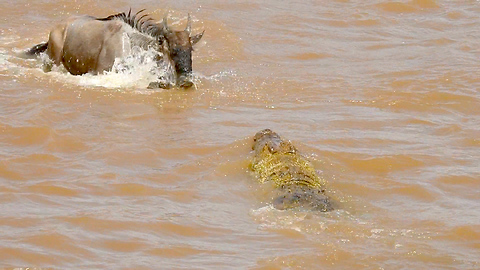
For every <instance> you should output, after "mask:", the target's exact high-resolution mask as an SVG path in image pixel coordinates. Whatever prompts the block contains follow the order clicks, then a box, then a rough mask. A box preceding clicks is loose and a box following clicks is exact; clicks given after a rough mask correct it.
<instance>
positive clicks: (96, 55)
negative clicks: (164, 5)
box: [26, 9, 205, 88]
mask: <svg viewBox="0 0 480 270" xmlns="http://www.w3.org/2000/svg"><path fill="white" fill-rule="evenodd" d="M144 11H145V10H144V9H142V10H140V11H139V12H137V13H136V14H132V13H131V10H130V11H129V12H128V14H126V13H125V12H123V13H118V14H114V15H110V16H108V17H105V18H95V17H92V16H74V17H71V18H69V19H67V20H66V21H64V22H62V23H60V24H58V25H57V26H55V27H54V28H53V29H52V30H51V32H50V35H49V39H48V42H45V43H41V44H38V45H36V46H34V47H33V48H31V49H30V50H28V51H27V52H26V54H27V55H29V56H35V55H38V54H40V53H42V52H46V53H47V55H48V56H49V57H50V58H51V60H52V61H53V63H54V64H56V65H63V66H65V68H66V69H67V70H68V71H69V72H70V73H71V74H73V75H82V74H85V73H92V74H98V73H102V72H104V71H108V70H111V69H112V67H113V65H114V62H115V59H117V58H122V57H125V56H128V55H130V54H131V53H132V49H133V48H134V47H139V48H141V49H144V50H147V49H153V50H155V51H156V52H158V54H157V56H156V59H155V61H156V62H157V66H158V68H161V66H162V65H161V63H162V61H165V62H166V63H168V64H170V65H171V66H172V67H174V68H172V70H174V72H175V74H174V76H173V77H174V80H175V82H174V83H170V82H167V83H165V82H164V81H165V80H164V79H165V78H159V80H158V81H156V82H151V83H150V85H149V87H150V88H155V87H161V88H170V87H171V86H173V85H176V86H179V87H183V88H188V87H191V86H192V85H193V82H192V51H193V47H192V46H193V45H195V44H196V43H197V42H198V41H199V40H200V39H201V38H202V36H203V33H204V32H205V31H203V32H201V33H199V34H197V35H191V18H190V14H188V20H187V26H186V28H185V30H183V31H175V30H171V29H170V28H169V27H168V24H167V16H165V17H164V18H163V21H162V22H161V23H159V24H156V23H153V22H152V19H151V18H150V17H149V16H148V15H146V14H144V15H141V13H142V12H144ZM140 15H141V16H140Z"/></svg>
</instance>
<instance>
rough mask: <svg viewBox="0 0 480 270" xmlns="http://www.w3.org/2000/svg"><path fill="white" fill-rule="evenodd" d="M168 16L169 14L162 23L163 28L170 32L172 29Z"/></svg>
mask: <svg viewBox="0 0 480 270" xmlns="http://www.w3.org/2000/svg"><path fill="white" fill-rule="evenodd" d="M167 17H168V14H167V15H165V17H163V22H162V25H163V29H164V30H165V31H166V32H170V29H169V28H168V23H167Z"/></svg>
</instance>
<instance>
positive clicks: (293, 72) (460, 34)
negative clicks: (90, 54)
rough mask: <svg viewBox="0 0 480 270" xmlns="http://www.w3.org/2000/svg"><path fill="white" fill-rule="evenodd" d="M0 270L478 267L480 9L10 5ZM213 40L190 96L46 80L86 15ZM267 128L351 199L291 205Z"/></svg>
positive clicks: (136, 81) (0, 69) (200, 58)
mask: <svg viewBox="0 0 480 270" xmlns="http://www.w3.org/2000/svg"><path fill="white" fill-rule="evenodd" d="M1 6H2V8H1V11H0V15H1V16H0V20H1V25H2V27H1V28H0V35H1V36H0V194H1V195H0V267H6V268H16V267H37V268H55V269H63V268H70V269H94V268H97V269H123V268H128V269H135V268H137V269H146V268H147V269H148V268H150V269H479V268H480V49H479V48H480V2H479V1H474V0H466V1H440V0H437V1H434V0H411V1H409V0H407V1H404V0H397V1H385V0H368V1H360V0H350V1H349V0H337V1H270V0H268V1H211V0H210V1H188V0H185V1H183V0H180V1H150V0H139V1H133V2H132V1H109V0H107V1H92V0H87V1H77V0H75V1H71V0H38V1H27V0H2V1H1ZM130 7H132V9H133V10H140V9H142V8H146V9H147V10H148V11H149V13H150V14H151V17H153V18H155V19H157V20H161V19H162V18H163V16H164V15H165V14H166V13H167V12H168V13H169V22H170V23H171V25H172V27H174V28H175V27H177V28H182V27H184V24H185V21H186V16H187V13H191V14H192V18H193V32H195V33H197V32H200V31H202V30H203V29H205V35H204V37H203V39H202V40H201V41H200V42H199V44H197V46H196V47H195V51H194V58H193V61H194V72H195V77H196V87H195V89H192V90H188V91H183V90H150V89H146V85H148V81H146V80H145V79H144V77H143V75H145V74H144V73H147V72H144V71H142V67H139V69H138V70H136V71H135V72H133V73H129V74H118V73H107V74H104V75H101V76H92V75H85V76H72V75H69V74H67V73H66V72H65V71H63V70H61V69H55V70H54V71H52V72H49V73H45V72H44V71H43V70H42V63H41V61H40V60H26V59H22V58H19V57H18V53H19V52H20V51H22V50H24V49H26V48H29V47H31V46H33V45H35V44H38V43H41V42H44V41H46V39H47V37H48V32H49V30H50V29H51V27H52V26H53V24H55V23H57V22H59V21H61V20H63V19H65V18H67V17H68V16H70V15H72V14H90V15H94V16H99V17H104V16H108V15H110V14H114V13H118V12H121V11H127V10H128V9H129V8H130ZM264 128H271V129H273V130H275V131H276V132H278V133H279V134H280V135H282V136H283V137H285V138H287V139H290V140H292V142H293V143H294V144H295V145H296V146H297V148H298V149H299V150H300V151H301V152H302V153H303V154H304V155H305V156H306V157H308V158H309V159H310V160H311V161H312V162H313V164H314V165H315V168H316V169H317V170H318V171H319V173H320V174H321V176H322V177H323V178H325V179H326V180H327V181H328V189H329V191H330V192H331V194H333V196H334V197H335V199H336V200H337V201H339V202H340V208H339V209H337V210H335V211H333V212H329V213H313V212H305V211H295V210H288V211H279V210H275V209H274V208H272V206H271V199H272V198H270V197H269V196H268V195H266V193H265V188H264V187H263V185H262V184H260V183H258V182H257V181H256V179H255V178H254V177H253V176H252V174H251V173H250V172H249V171H248V164H249V161H250V159H251V157H252V153H251V146H252V138H253V135H254V134H255V133H256V132H257V131H259V130H261V129H264Z"/></svg>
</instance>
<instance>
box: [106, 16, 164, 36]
mask: <svg viewBox="0 0 480 270" xmlns="http://www.w3.org/2000/svg"><path fill="white" fill-rule="evenodd" d="M144 11H145V9H141V10H139V11H138V12H137V13H135V14H132V9H130V10H129V11H128V14H126V13H125V12H122V13H118V14H113V15H110V16H108V17H105V18H97V20H99V21H111V20H116V19H118V20H121V21H123V22H124V23H126V24H128V25H130V26H131V27H132V28H133V29H136V30H138V31H139V32H141V33H144V34H147V35H150V36H151V37H154V38H157V39H162V38H163V31H162V27H161V26H159V25H158V24H156V23H153V22H152V21H153V19H152V18H150V17H149V15H148V14H143V15H141V16H139V15H140V14H141V13H142V12H144Z"/></svg>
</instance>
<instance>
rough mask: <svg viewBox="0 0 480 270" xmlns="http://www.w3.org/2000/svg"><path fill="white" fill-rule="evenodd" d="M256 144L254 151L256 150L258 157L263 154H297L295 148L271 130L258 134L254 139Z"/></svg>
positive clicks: (253, 147)
mask: <svg viewBox="0 0 480 270" xmlns="http://www.w3.org/2000/svg"><path fill="white" fill-rule="evenodd" d="M253 141H254V144H253V146H252V149H253V150H255V154H256V155H257V156H259V155H261V154H262V153H268V154H274V153H277V152H280V153H295V152H296V149H295V147H294V146H293V145H292V144H291V143H290V142H289V141H284V140H282V138H280V136H279V135H278V134H277V133H276V132H273V131H272V130H270V129H268V128H267V129H264V130H262V131H259V132H257V134H255V136H254V137H253Z"/></svg>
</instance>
